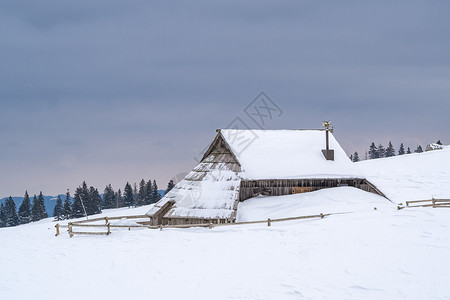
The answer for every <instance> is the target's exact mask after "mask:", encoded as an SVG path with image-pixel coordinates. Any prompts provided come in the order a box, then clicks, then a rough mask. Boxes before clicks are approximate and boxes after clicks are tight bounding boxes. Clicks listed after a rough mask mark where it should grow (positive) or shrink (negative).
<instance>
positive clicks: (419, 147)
mask: <svg viewBox="0 0 450 300" xmlns="http://www.w3.org/2000/svg"><path fill="white" fill-rule="evenodd" d="M422 152H423V149H422V146H420V145H419V146H417V149H416V150H414V153H422Z"/></svg>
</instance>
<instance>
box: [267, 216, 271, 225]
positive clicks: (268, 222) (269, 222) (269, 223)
mask: <svg viewBox="0 0 450 300" xmlns="http://www.w3.org/2000/svg"><path fill="white" fill-rule="evenodd" d="M271 225H272V221H270V218H269V219H267V226H271Z"/></svg>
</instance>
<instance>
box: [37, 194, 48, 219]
mask: <svg viewBox="0 0 450 300" xmlns="http://www.w3.org/2000/svg"><path fill="white" fill-rule="evenodd" d="M38 200H39V205H40V207H41V208H40V214H41V217H40V218H41V219H45V218H48V214H47V210H46V209H45V200H44V195H42V192H40V193H39V196H38Z"/></svg>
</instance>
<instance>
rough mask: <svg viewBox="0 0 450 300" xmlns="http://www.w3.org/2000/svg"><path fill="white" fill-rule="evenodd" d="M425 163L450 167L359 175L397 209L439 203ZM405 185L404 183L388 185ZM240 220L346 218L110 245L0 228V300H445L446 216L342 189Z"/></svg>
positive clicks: (246, 207)
mask: <svg viewBox="0 0 450 300" xmlns="http://www.w3.org/2000/svg"><path fill="white" fill-rule="evenodd" d="M432 156H442V157H441V158H440V159H439V160H440V161H441V162H442V161H448V159H449V158H450V152H448V151H447V150H442V151H441V152H439V151H435V152H433V153H430V154H428V153H424V154H418V155H411V156H410V157H405V158H403V157H396V158H392V159H380V160H374V161H370V162H367V163H361V164H360V165H361V166H363V167H364V164H366V165H367V167H364V171H365V172H368V170H369V171H370V170H372V172H373V175H371V176H372V177H371V180H373V181H374V183H375V184H377V185H378V186H379V187H380V189H382V190H383V191H384V192H386V193H387V194H388V195H389V196H393V197H394V198H395V200H396V201H404V200H403V199H406V198H401V196H402V197H403V194H405V195H408V199H409V197H412V196H416V197H415V198H417V197H425V196H426V195H428V194H427V193H429V195H431V194H433V195H435V196H438V195H439V194H438V193H437V192H436V191H439V192H440V193H441V195H442V196H447V197H448V196H449V195H450V194H449V193H447V191H448V173H445V172H447V171H446V169H445V168H444V167H441V166H434V165H433V166H432V167H431V168H432V170H429V167H422V166H421V163H420V160H421V157H423V158H428V157H432ZM416 158H417V159H416ZM405 159H409V160H414V161H416V162H415V163H414V164H416V165H415V166H414V168H413V170H416V171H415V172H412V171H411V170H403V171H402V172H401V170H400V169H401V168H406V166H410V165H411V164H412V162H411V161H409V162H403V160H405ZM441 159H442V160H441ZM445 159H447V160H445ZM432 160H438V159H437V158H436V159H434V158H433V159H432ZM424 162H425V160H424ZM393 166H395V168H398V169H397V171H395V169H392V168H393ZM418 170H422V172H420V171H418ZM427 170H429V172H428V171H427ZM395 172H397V175H396V173H395ZM398 174H403V175H398ZM408 174H409V175H408ZM430 174H435V175H436V180H433V181H430V180H429V179H428V178H429V176H430ZM404 175H408V176H410V177H409V179H401V178H397V176H404ZM396 179H398V180H396ZM394 180H396V184H394V183H392V182H391V181H394ZM446 183H447V184H446ZM417 185H418V186H419V187H418V188H417V190H416V189H414V187H415V186H417ZM397 189H398V191H397ZM402 189H403V190H404V192H403V193H402V192H401V190H402ZM419 192H421V193H423V194H417V193H419ZM405 197H406V196H405ZM427 198H429V196H428V197H427ZM374 207H376V208H377V209H376V210H374ZM149 209H150V207H149V206H146V207H140V208H136V209H127V208H122V209H117V210H107V211H104V213H103V214H104V215H108V216H117V215H128V214H129V215H136V214H143V213H145V212H147V211H148V210H149ZM238 211H239V215H238V218H239V219H240V220H255V219H266V218H268V217H270V218H278V217H288V216H298V215H310V214H319V213H333V212H348V213H347V214H340V215H332V216H329V217H325V218H324V219H306V220H296V221H289V222H277V223H272V226H270V227H268V226H267V225H266V224H253V225H233V226H222V227H215V228H213V229H207V228H190V229H164V230H162V231H159V230H149V229H134V230H133V229H132V230H131V231H128V230H127V229H117V228H113V229H112V234H111V235H110V236H93V237H91V236H75V237H74V238H72V239H71V238H69V236H68V235H67V234H66V233H65V232H63V233H62V235H61V236H59V237H55V236H54V233H55V228H54V225H55V223H54V222H52V221H51V219H47V220H42V221H39V222H36V223H33V224H28V225H23V226H19V227H15V228H3V229H0V254H1V255H0V268H1V269H0V299H50V298H61V299H95V298H100V299H122V298H126V299H151V298H163V299H175V298H183V299H211V298H213V299H214V298H215V299H450V284H448V274H449V272H450V209H448V208H435V209H433V208H407V209H403V210H397V209H396V204H393V203H391V202H389V201H388V200H386V199H384V198H382V197H379V196H377V195H374V194H370V193H366V192H363V191H360V190H357V189H353V188H348V187H341V188H336V189H328V190H321V191H317V192H313V193H306V194H297V195H291V196H283V197H259V198H254V199H249V200H247V201H245V202H243V203H241V204H240V207H239V210H238Z"/></svg>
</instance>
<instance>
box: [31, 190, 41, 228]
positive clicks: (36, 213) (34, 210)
mask: <svg viewBox="0 0 450 300" xmlns="http://www.w3.org/2000/svg"><path fill="white" fill-rule="evenodd" d="M41 216H42V212H41V205H40V204H39V200H38V198H37V197H36V195H34V197H33V205H32V206H31V221H33V222H36V221H39V220H40V219H42V218H41Z"/></svg>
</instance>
